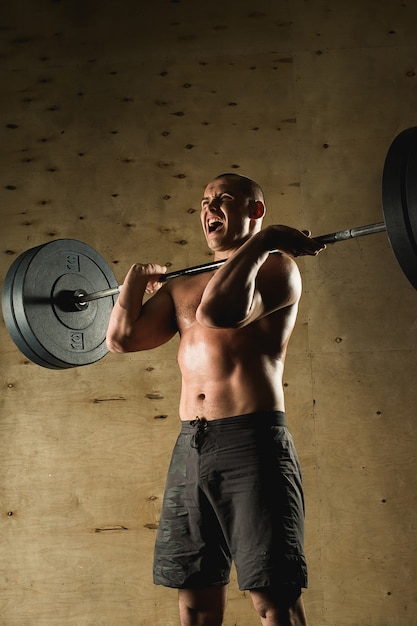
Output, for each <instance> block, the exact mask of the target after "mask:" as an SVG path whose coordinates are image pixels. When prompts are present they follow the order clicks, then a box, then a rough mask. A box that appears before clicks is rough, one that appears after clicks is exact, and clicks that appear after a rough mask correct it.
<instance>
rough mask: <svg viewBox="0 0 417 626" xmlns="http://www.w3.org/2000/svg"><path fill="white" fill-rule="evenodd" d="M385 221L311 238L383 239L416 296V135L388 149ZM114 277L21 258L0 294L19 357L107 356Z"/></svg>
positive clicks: (405, 134)
mask: <svg viewBox="0 0 417 626" xmlns="http://www.w3.org/2000/svg"><path fill="white" fill-rule="evenodd" d="M382 211H383V215H384V221H383V222H378V223H376V224H369V225H368V226H360V227H357V228H350V229H347V230H342V231H337V232H334V233H329V234H327V235H320V236H315V237H314V238H315V239H317V240H319V241H321V242H322V243H325V244H333V243H337V242H340V241H346V240H348V239H355V238H357V237H363V236H365V235H372V234H376V233H380V232H383V231H386V232H387V235H388V239H389V241H390V244H391V248H392V250H393V252H394V254H395V256H396V258H397V260H398V262H399V264H400V267H401V269H402V271H403V272H404V274H405V275H406V277H407V278H408V280H409V281H410V283H411V284H412V285H413V287H414V288H415V289H417V127H413V128H408V129H406V130H404V131H402V132H401V133H400V134H399V135H397V137H396V138H395V139H394V141H393V142H392V144H391V146H390V148H389V150H388V153H387V156H386V159H385V163H384V170H383V175H382ZM224 262H225V261H224V260H222V261H214V262H211V263H206V264H203V265H197V266H194V267H190V268H187V269H182V270H177V271H174V272H170V273H167V274H163V275H162V276H161V282H164V281H167V280H169V279H172V278H176V277H179V276H186V275H193V274H199V273H202V272H207V271H210V270H213V269H217V268H218V267H220V266H221V265H222V264H223V263H224ZM120 289H121V286H120V285H118V282H117V280H116V277H115V276H114V274H113V271H112V270H111V268H110V267H109V265H108V264H107V263H106V261H105V260H104V259H103V258H102V257H101V256H100V254H99V253H98V252H96V251H95V250H94V249H93V248H91V247H90V246H89V245H87V244H85V243H83V242H80V241H77V240H74V239H57V240H55V241H50V242H48V243H46V244H43V245H40V246H37V247H35V248H31V249H30V250H27V251H26V252H23V253H22V254H20V255H19V256H18V257H17V258H16V259H15V261H14V262H13V263H12V265H11V267H10V268H9V270H8V272H7V274H6V277H5V280H4V284H3V289H2V310H3V318H4V322H5V325H6V328H7V330H8V332H9V334H10V336H11V338H12V339H13V341H14V343H15V344H16V346H17V347H18V348H19V350H20V351H21V352H22V353H23V354H24V355H25V356H26V357H27V358H29V359H30V360H31V361H33V362H34V363H36V364H38V365H41V366H42V367H46V368H49V369H67V368H71V367H78V366H81V365H88V364H91V363H95V362H96V361H98V360H100V359H102V358H103V357H104V356H105V355H106V354H107V352H108V349H107V346H106V343H105V338H106V331H107V325H108V321H109V318H110V313H111V310H112V308H113V305H114V303H115V301H116V298H117V295H118V293H119V292H120Z"/></svg>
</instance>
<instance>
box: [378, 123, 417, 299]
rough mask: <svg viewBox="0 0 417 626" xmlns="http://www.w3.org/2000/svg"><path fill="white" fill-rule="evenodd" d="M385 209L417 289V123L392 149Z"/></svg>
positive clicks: (391, 233)
mask: <svg viewBox="0 0 417 626" xmlns="http://www.w3.org/2000/svg"><path fill="white" fill-rule="evenodd" d="M382 209H383V213H384V221H385V226H386V230H387V235H388V238H389V241H390V243H391V247H392V249H393V252H394V254H395V256H396V258H397V261H398V262H399V264H400V266H401V269H402V271H403V272H404V274H405V275H406V277H407V278H408V280H409V281H410V283H411V284H412V285H413V287H414V288H415V289H417V127H414V128H408V129H407V130H404V131H403V132H401V133H400V134H399V135H398V136H397V137H396V138H395V139H394V141H393V142H392V144H391V146H390V148H389V150H388V153H387V156H386V159H385V164H384V171H383V176H382Z"/></svg>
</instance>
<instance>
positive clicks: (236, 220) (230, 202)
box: [201, 177, 256, 252]
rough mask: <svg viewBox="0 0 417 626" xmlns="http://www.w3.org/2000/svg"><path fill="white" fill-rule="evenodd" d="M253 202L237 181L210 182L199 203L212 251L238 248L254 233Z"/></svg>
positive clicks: (221, 180)
mask: <svg viewBox="0 0 417 626" xmlns="http://www.w3.org/2000/svg"><path fill="white" fill-rule="evenodd" d="M254 205H256V203H255V201H254V200H251V199H250V198H248V197H247V195H245V194H244V193H243V192H242V190H241V188H240V185H239V182H238V181H235V180H233V179H232V178H227V177H224V178H218V179H216V180H213V181H211V183H209V184H208V185H207V187H206V189H205V191H204V197H203V199H202V201H201V223H202V226H203V232H204V235H205V237H206V240H207V244H208V246H209V248H210V249H211V250H213V251H214V252H216V251H219V252H220V251H226V250H231V249H233V248H236V247H238V246H240V245H241V244H242V243H243V242H244V241H245V240H246V239H248V237H249V236H250V235H251V232H252V230H253V215H252V213H253V210H254Z"/></svg>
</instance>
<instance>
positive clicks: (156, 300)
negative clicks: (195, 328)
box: [122, 289, 178, 352]
mask: <svg viewBox="0 0 417 626" xmlns="http://www.w3.org/2000/svg"><path fill="white" fill-rule="evenodd" d="M177 330H178V328H177V324H176V316H175V307H174V303H173V301H172V298H171V295H170V294H169V293H168V292H167V291H166V290H164V289H160V290H159V291H158V292H157V293H155V295H153V296H152V297H151V298H149V300H147V301H146V302H145V303H144V305H143V307H142V311H141V314H140V316H139V318H138V319H137V320H136V322H135V323H134V324H133V326H132V328H131V331H130V333H129V337H126V338H125V340H124V342H123V350H122V351H123V352H138V351H141V350H151V349H153V348H157V347H158V346H161V345H162V344H164V343H166V342H167V341H169V340H170V339H171V338H172V337H173V336H174V335H175V333H176V332H177Z"/></svg>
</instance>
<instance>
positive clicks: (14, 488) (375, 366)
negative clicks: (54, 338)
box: [0, 0, 417, 626]
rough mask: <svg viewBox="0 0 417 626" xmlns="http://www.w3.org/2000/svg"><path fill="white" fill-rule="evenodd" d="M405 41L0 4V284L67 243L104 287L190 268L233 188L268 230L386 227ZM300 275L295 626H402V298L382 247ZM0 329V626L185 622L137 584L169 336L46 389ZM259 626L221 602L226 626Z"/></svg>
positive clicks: (404, 119) (202, 9)
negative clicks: (207, 216)
mask: <svg viewBox="0 0 417 626" xmlns="http://www.w3.org/2000/svg"><path fill="white" fill-rule="evenodd" d="M416 20H417V9H416V6H415V5H414V4H413V3H412V2H411V1H410V2H401V1H400V0H398V1H396V0H392V1H388V0H383V1H382V2H381V1H379V2H377V1H376V0H368V1H366V2H364V1H359V0H352V1H351V2H343V1H342V0H337V1H333V2H325V1H324V0H292V1H290V0H288V1H286V2H284V1H280V0H278V1H277V0H274V1H272V0H257V2H253V1H251V0H240V1H235V2H233V1H229V2H227V1H226V2H224V1H223V2H218V1H217V0H215V1H214V2H210V3H203V4H201V3H198V2H195V1H192V0H176V1H174V0H172V1H169V0H165V1H163V0H155V1H154V2H151V3H143V2H136V1H134V0H120V1H119V2H117V3H116V2H110V1H106V0H101V1H98V0H91V1H81V0H61V1H48V0H16V1H14V2H8V3H3V6H2V9H1V13H0V36H1V49H0V59H1V61H0V62H1V77H2V88H1V99H0V120H1V124H0V132H1V144H0V159H1V163H0V206H1V209H0V210H1V218H2V222H1V230H0V232H1V250H0V263H1V275H2V278H3V277H4V276H5V274H6V271H7V269H8V267H9V266H10V264H11V263H12V261H13V260H14V259H15V258H16V257H17V256H18V255H19V254H21V253H22V252H23V251H24V250H26V249H28V248H31V247H33V246H36V245H40V244H43V243H45V242H48V241H51V240H53V239H57V238H61V237H64V238H74V239H79V240H81V241H83V242H86V243H88V244H90V245H91V246H93V247H95V248H96V249H97V250H99V251H100V252H101V254H102V255H103V257H104V258H105V259H106V260H107V262H108V263H109V265H110V266H111V267H112V269H113V271H114V272H115V274H116V276H117V277H118V280H119V281H122V280H123V277H124V274H125V272H126V271H127V269H128V267H129V266H130V264H131V263H132V262H134V261H143V262H147V261H155V262H158V263H168V264H170V266H171V269H177V268H181V267H187V266H189V265H193V264H198V263H203V262H206V261H207V260H209V258H210V257H209V256H208V254H207V250H206V248H205V243H204V241H203V238H202V235H201V233H200V226H199V218H198V205H199V199H200V197H201V191H202V188H203V186H204V185H205V183H206V182H207V181H208V180H210V179H211V178H212V177H213V176H215V175H216V174H218V173H220V172H222V171H225V170H226V171H230V170H232V171H236V172H238V173H242V174H245V175H248V176H250V177H252V178H255V179H256V180H258V181H259V182H260V183H261V185H262V186H263V187H264V188H265V191H266V195H267V201H268V217H267V223H273V222H275V223H286V224H291V225H293V226H296V227H302V228H310V229H311V230H312V232H313V233H315V234H322V233H325V232H330V231H333V230H339V229H344V228H348V227H352V226H361V225H363V224H367V223H373V222H378V221H380V220H381V191H380V189H381V172H382V167H383V163H384V158H385V154H386V151H387V149H388V146H389V144H390V142H391V141H392V140H393V138H394V137H395V136H396V134H397V133H398V132H400V131H401V130H403V129H405V128H407V127H410V126H414V125H416V124H417V113H416V112H417V75H416V74H417V46H416V40H415V25H416ZM300 268H301V271H302V274H303V279H304V296H303V300H302V305H301V310H300V316H299V320H298V324H297V328H296V332H295V334H294V336H293V340H292V343H291V346H290V350H289V356H288V362H287V370H286V375H285V385H286V392H287V413H288V418H289V422H290V425H291V429H292V431H293V434H294V437H295V439H296V442H297V446H298V449H299V454H300V457H301V461H302V465H303V469H304V480H305V486H306V497H307V545H306V547H307V556H308V561H309V566H310V588H309V590H308V591H307V592H306V594H305V603H306V607H307V611H308V614H309V617H310V623H311V624H314V625H315V626H414V625H415V624H416V623H417V596H416V592H415V588H416V582H415V575H416V574H415V573H416V570H417V556H416V554H417V550H416V548H417V523H416V512H417V506H416V504H417V503H416V492H417V478H416V472H415V455H416V452H415V450H416V445H417V415H416V408H415V407H416V402H417V388H416V386H415V380H414V379H415V371H416V366H417V352H416V342H417V313H416V311H417V294H416V292H415V290H414V289H413V288H412V287H411V285H410V284H409V283H408V281H407V280H406V279H405V277H404V276H403V274H402V272H401V270H400V269H399V267H398V264H397V262H396V260H395V258H394V256H393V254H392V251H391V249H390V246H389V243H388V241H387V238H386V236H385V234H379V235H374V236H372V237H367V238H363V239H360V240H355V241H351V242H346V243H343V244H338V245H337V246H335V247H333V248H331V249H328V250H327V251H326V252H325V253H324V254H322V255H321V256H320V257H319V258H318V259H305V260H300ZM0 333H1V344H0V346H1V348H0V350H1V353H0V359H1V361H0V367H1V370H0V371H1V386H2V393H1V399H0V403H1V414H0V504H1V506H0V554H1V557H0V597H1V601H0V624H2V625H4V626H62V625H64V624H65V625H67V624H68V625H74V626H87V625H88V626H90V625H91V626H92V625H94V626H96V625H97V626H98V625H100V626H149V625H150V624H153V625H154V626H174V625H177V624H178V618H177V609H176V593H175V591H167V590H164V589H161V588H156V587H154V586H153V585H152V583H151V563H152V550H153V542H154V538H155V528H156V526H157V524H158V518H159V510H160V504H161V496H162V492H163V484H164V478H165V472H166V468H167V464H168V458H169V454H170V449H171V446H172V443H173V441H174V439H175V436H176V433H177V431H178V417H177V402H178V393H179V376H178V372H177V367H176V345H177V344H176V340H173V341H172V342H171V343H170V344H169V345H167V346H164V347H162V348H159V349H157V350H154V351H151V352H149V353H142V354H133V355H127V356H115V355H107V356H106V357H105V358H104V359H103V360H102V361H100V362H98V363H96V364H94V365H90V366H87V367H83V368H75V369H69V370H65V371H53V370H48V369H45V368H42V367H39V366H37V365H34V364H33V363H31V362H29V361H28V359H26V358H25V357H24V356H23V355H22V354H20V353H19V351H18V350H17V349H16V347H15V345H14V344H13V342H12V341H11V339H10V337H9V336H8V334H7V332H6V330H5V328H4V325H2V327H1V328H0ZM256 623H257V617H256V615H255V613H254V612H253V609H252V608H251V604H250V600H249V599H248V598H247V597H245V595H244V594H242V593H241V592H239V591H238V589H237V586H236V584H235V582H233V584H232V585H231V589H230V594H229V604H228V609H227V616H226V620H225V626H232V625H233V626H253V625H254V624H256Z"/></svg>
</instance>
